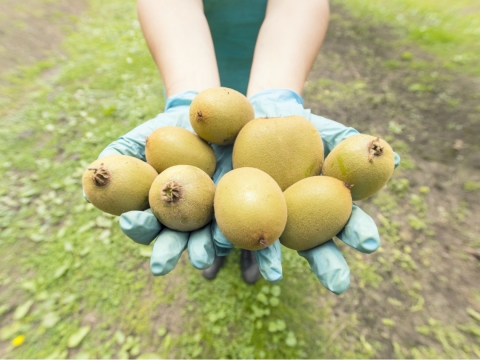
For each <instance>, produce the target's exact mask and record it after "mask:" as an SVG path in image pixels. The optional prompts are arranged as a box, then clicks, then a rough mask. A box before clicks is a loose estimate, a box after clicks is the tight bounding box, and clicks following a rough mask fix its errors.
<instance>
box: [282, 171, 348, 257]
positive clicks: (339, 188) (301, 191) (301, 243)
mask: <svg viewBox="0 0 480 360" xmlns="http://www.w3.org/2000/svg"><path fill="white" fill-rule="evenodd" d="M284 195H285V201H286V203H287V209H288V217H287V219H288V220H287V225H286V226H285V230H284V232H283V233H282V235H281V236H280V242H281V243H282V245H284V246H286V247H288V248H290V249H293V250H298V251H300V250H309V249H312V248H314V247H316V246H318V245H321V244H323V243H324V242H326V241H328V240H330V239H331V238H332V237H334V236H335V235H337V234H338V233H339V232H340V231H341V230H342V229H343V227H344V226H345V224H346V223H347V221H348V219H349V218H350V214H351V213H352V204H353V203H352V196H351V194H350V189H349V188H348V186H346V184H344V183H343V182H342V181H340V180H337V179H335V178H332V177H329V176H313V177H309V178H306V179H303V180H300V181H299V182H297V183H295V184H293V185H292V186H290V187H289V188H288V189H287V190H285V192H284Z"/></svg>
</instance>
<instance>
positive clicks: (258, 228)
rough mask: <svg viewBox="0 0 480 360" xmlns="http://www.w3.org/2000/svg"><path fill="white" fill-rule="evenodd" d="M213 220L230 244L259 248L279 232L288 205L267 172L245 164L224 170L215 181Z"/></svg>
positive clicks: (269, 242)
mask: <svg viewBox="0 0 480 360" xmlns="http://www.w3.org/2000/svg"><path fill="white" fill-rule="evenodd" d="M215 219H216V221H217V225H218V227H219V229H220V231H221V232H222V234H223V235H224V236H225V237H226V238H227V239H228V240H229V241H230V242H231V243H232V244H234V245H235V246H238V247H239V248H242V249H246V250H260V249H264V248H266V247H267V246H269V245H271V244H272V243H273V242H274V241H275V240H277V239H278V237H279V236H280V234H281V233H282V231H283V229H284V228H285V224H286V222H287V206H286V203H285V198H284V197H283V193H282V190H281V189H280V187H279V186H278V184H277V183H276V182H275V180H273V179H272V177H271V176H270V175H268V174H267V173H265V172H263V171H261V170H259V169H254V168H249V167H244V168H240V169H235V170H232V171H230V172H228V173H226V174H225V175H224V176H223V177H222V178H221V179H220V181H219V182H218V185H217V192H216V194H215Z"/></svg>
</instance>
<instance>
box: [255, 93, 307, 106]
mask: <svg viewBox="0 0 480 360" xmlns="http://www.w3.org/2000/svg"><path fill="white" fill-rule="evenodd" d="M249 100H250V102H251V103H252V104H256V103H260V102H262V103H267V102H268V103H289V104H300V105H302V106H303V99H302V97H301V96H300V94H299V93H297V92H295V91H293V90H290V89H268V90H263V91H260V92H258V93H256V94H255V95H253V96H251V97H250V99H249Z"/></svg>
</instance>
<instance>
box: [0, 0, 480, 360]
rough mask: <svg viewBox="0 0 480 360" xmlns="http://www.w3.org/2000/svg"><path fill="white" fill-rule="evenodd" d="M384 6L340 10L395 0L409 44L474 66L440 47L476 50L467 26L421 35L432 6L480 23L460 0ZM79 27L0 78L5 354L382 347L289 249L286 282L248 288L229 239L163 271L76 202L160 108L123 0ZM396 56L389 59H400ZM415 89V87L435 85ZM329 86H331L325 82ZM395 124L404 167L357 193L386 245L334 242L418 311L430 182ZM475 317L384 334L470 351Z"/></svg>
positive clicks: (392, 322) (356, 92) (369, 352)
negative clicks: (367, 193)
mask: <svg viewBox="0 0 480 360" xmlns="http://www.w3.org/2000/svg"><path fill="white" fill-rule="evenodd" d="M391 4H392V5H391V6H392V7H391V8H387V7H385V6H384V5H383V3H379V2H378V3H376V2H373V1H368V2H365V3H364V2H358V1H353V2H350V3H349V5H347V4H346V6H347V7H348V8H349V9H350V10H351V11H352V12H353V13H355V14H357V15H359V16H364V15H365V14H367V11H370V13H371V14H372V16H373V19H374V20H375V21H378V22H387V23H391V22H392V21H391V20H392V19H394V18H395V19H396V17H395V16H396V15H395V14H398V12H399V10H398V9H406V10H405V11H404V12H403V13H404V18H403V19H404V20H402V21H400V20H398V22H397V23H394V24H395V29H396V30H397V31H400V32H401V31H404V32H405V34H407V35H408V36H409V38H408V40H406V41H410V42H412V44H416V43H418V44H420V45H421V46H424V47H426V48H428V49H430V50H431V51H432V52H434V53H436V54H437V55H438V56H440V57H441V58H443V59H445V63H446V64H447V65H448V64H454V65H455V67H456V68H465V69H467V67H468V68H469V69H470V67H471V66H470V65H469V64H471V63H470V62H468V61H470V60H468V59H469V58H468V56H467V57H465V59H467V60H468V61H466V62H465V63H462V62H459V61H453V60H452V59H450V58H447V57H445V56H446V55H447V54H448V53H449V51H450V50H451V51H452V52H451V54H453V53H458V54H463V53H465V54H473V53H474V51H475V49H478V48H477V47H475V46H477V45H475V44H476V42H475V39H473V38H472V37H470V35H468V34H467V35H468V36H467V35H466V36H464V37H462V39H461V40H459V42H458V43H457V40H456V39H457V38H459V36H460V35H458V34H457V33H454V35H452V36H453V37H454V38H453V40H452V39H451V37H448V36H446V35H445V36H444V35H441V34H440V33H438V32H435V31H434V30H429V31H428V32H427V33H428V34H430V35H429V36H428V37H423V36H420V35H418V34H417V35H415V34H416V32H415V29H416V28H419V22H418V19H423V18H424V17H428V16H427V15H428V14H430V13H432V14H434V15H431V16H436V18H435V19H439V20H438V21H439V23H438V24H439V25H438V26H441V25H442V24H443V25H445V29H446V30H448V29H454V28H455V26H456V27H457V30H458V29H459V27H462V26H463V28H462V29H463V30H462V31H466V30H465V29H467V28H468V26H473V25H471V24H472V23H473V22H474V21H475V19H473V18H471V17H470V14H466V15H465V16H466V18H467V20H468V21H463V20H459V19H464V17H462V16H463V15H462V16H460V15H458V14H459V12H460V11H461V9H464V7H462V6H465V5H466V4H467V2H460V3H458V4H459V5H452V6H450V7H449V8H450V9H452V14H449V13H448V12H447V10H445V9H446V7H442V6H440V5H445V4H446V2H445V1H441V2H439V3H438V4H437V2H433V1H428V2H425V3H423V2H422V3H420V2H418V3H417V2H413V1H407V0H405V1H400V0H395V1H393V2H392V3H391ZM439 4H440V5H439ZM395 9H397V10H395ZM415 9H416V12H415V11H414V10H415ZM472 9H473V10H472V11H476V10H478V8H476V10H475V8H472ZM362 14H363V15H362ZM435 14H436V15H435ZM429 16H430V15H429ZM428 18H429V19H430V17H428ZM432 21H433V20H432ZM468 24H470V25H468ZM447 25H448V26H447ZM467 25H468V26H467ZM431 27H432V29H433V28H434V27H433V25H431ZM77 29H78V31H77V32H75V33H72V34H70V35H69V36H68V37H67V39H66V42H65V44H64V48H65V50H66V56H65V57H59V58H56V59H48V60H45V61H42V62H40V63H38V64H36V65H34V66H32V67H29V68H24V69H19V70H17V71H16V72H14V73H13V74H10V75H9V78H8V79H9V81H10V84H11V86H9V87H4V88H2V89H0V94H1V95H2V97H1V100H0V114H2V119H3V120H2V121H3V122H4V123H6V124H7V126H3V127H1V128H0V147H1V149H2V155H3V156H2V158H1V160H0V253H1V254H2V255H1V262H0V351H2V347H3V349H5V350H4V351H5V354H6V355H5V357H7V358H45V357H54V358H65V357H78V358H88V357H90V358H127V357H138V358H148V357H183V358H190V357H192V358H198V357H202V358H217V357H221V358H312V357H314V358H319V357H327V358H371V357H374V356H376V354H377V353H378V352H379V351H381V350H382V349H383V347H384V345H383V344H382V343H380V342H379V341H376V340H374V339H372V338H371V337H370V336H369V335H370V333H368V332H365V331H364V330H365V329H363V328H362V326H364V324H362V323H361V322H360V321H359V320H358V319H359V317H360V311H363V310H365V308H364V307H361V306H360V307H359V306H358V299H355V300H356V301H357V303H354V305H351V307H350V308H349V311H348V313H346V314H343V313H340V314H334V312H335V310H336V309H335V306H336V305H338V304H341V305H343V303H344V302H347V301H351V299H349V298H348V296H347V294H346V295H342V296H340V297H335V296H334V295H332V294H330V293H329V292H328V291H327V290H325V289H324V288H323V287H322V286H321V285H320V284H319V282H318V280H317V279H316V278H315V277H314V275H313V274H312V272H311V271H310V269H309V268H308V265H307V263H306V261H305V260H303V259H302V258H300V257H299V256H297V254H296V253H295V252H293V251H288V250H285V249H284V250H283V251H284V252H283V264H284V280H282V281H281V282H280V283H279V284H269V283H267V282H266V281H264V280H261V281H259V283H257V284H256V285H255V286H248V285H246V284H244V283H243V282H242V281H241V278H240V270H239V265H238V263H239V261H238V260H239V259H238V258H239V251H238V250H235V251H234V252H233V254H232V255H231V256H230V257H229V258H228V262H227V265H226V268H225V269H223V270H222V271H221V272H220V274H219V276H218V279H216V280H215V281H213V282H207V281H205V280H204V279H203V278H202V277H201V275H200V274H199V272H198V271H197V270H195V269H193V268H192V267H191V266H190V264H189V263H188V259H187V256H186V255H185V256H184V257H183V258H182V260H181V263H180V264H179V266H178V267H177V268H176V269H175V270H174V271H173V272H172V273H171V274H169V275H167V276H166V277H159V278H154V277H153V276H152V275H151V274H150V270H149V268H148V263H149V259H148V256H149V252H150V248H149V247H145V246H140V245H137V244H135V243H133V242H132V241H130V240H129V239H128V238H126V237H125V236H124V235H123V234H122V233H121V231H120V230H119V228H118V224H117V221H118V219H117V218H115V217H112V216H109V215H105V214H102V213H101V212H100V211H99V210H97V209H95V208H94V207H93V206H92V205H90V204H88V203H86V202H85V201H84V200H83V198H82V193H81V175H82V173H83V171H84V169H85V167H86V165H88V164H89V163H90V162H91V161H93V160H94V159H95V158H96V157H97V155H98V153H99V152H100V151H101V150H102V149H103V148H104V147H105V146H106V145H107V144H108V143H110V142H111V141H113V140H115V139H116V138H117V137H118V136H119V135H121V134H123V133H126V132H128V131H129V130H131V129H132V128H133V127H135V126H137V125H139V124H141V123H142V122H144V121H145V120H148V119H150V118H152V117H154V116H155V115H156V114H157V113H159V112H161V111H162V109H163V105H164V99H163V98H162V94H163V89H162V85H161V81H160V79H159V76H158V71H157V69H156V68H155V65H154V63H153V60H152V58H151V56H150V54H149V53H148V51H147V47H146V44H145V42H144V40H143V37H142V34H141V31H140V28H139V24H138V21H137V20H136V14H135V6H134V4H133V3H131V2H128V1H126V0H121V1H119V0H115V1H113V0H106V1H102V2H94V1H91V9H90V11H89V13H88V15H86V16H83V17H82V18H81V19H80V21H79V22H78V24H77ZM446 30H445V31H446ZM424 32H425V31H424ZM435 34H436V35H435ZM435 39H437V40H438V39H440V40H441V41H437V40H435ZM434 40H435V41H434ZM448 49H450V50H448ZM452 49H453V50H452ZM447 50H448V51H447ZM469 56H470V55H469ZM411 57H412V55H411V54H410V55H409V54H408V53H404V54H403V56H402V59H398V61H412V64H413V62H414V59H413V60H412V59H411ZM395 61H397V60H392V61H389V62H388V63H387V64H386V66H388V67H389V68H392V69H395V67H396V66H397V65H398V64H396V63H395ZM462 64H463V65H462ZM417 65H418V66H420V65H419V64H417ZM417 65H415V66H417ZM472 68H473V67H472ZM467 70H468V69H467ZM470 70H471V69H470ZM48 74H51V75H48ZM413 85H414V84H413ZM413 85H411V87H410V91H412V92H428V91H430V90H429V88H428V87H425V88H422V87H421V86H413ZM327 87H328V89H329V90H328V92H322V93H320V92H321V90H322V89H324V88H327ZM307 93H310V95H311V96H312V97H313V98H315V96H318V98H319V99H322V100H325V99H326V100H325V101H326V102H327V104H331V105H332V106H333V104H335V103H336V102H338V101H339V100H344V101H347V102H348V101H349V100H351V99H355V98H361V99H365V101H372V103H375V102H385V103H394V102H395V98H393V97H392V98H378V99H377V98H375V97H374V96H375V95H374V94H371V93H370V92H369V87H368V86H367V84H365V83H363V82H361V81H360V80H355V81H351V82H347V83H338V82H337V83H335V82H331V81H330V80H325V79H322V80H317V81H313V82H311V83H310V84H309V87H308V88H307ZM372 96H373V98H372ZM402 126H403V125H400V124H398V123H396V122H395V121H391V122H390V123H389V125H388V135H387V136H386V138H387V139H388V141H389V142H391V143H392V145H393V147H394V148H395V150H396V151H397V152H399V153H400V155H401V156H402V165H401V167H400V168H399V169H398V171H397V174H396V176H395V178H394V179H393V180H392V181H391V182H390V184H389V185H388V190H385V191H382V192H381V193H379V194H378V195H377V196H375V197H374V198H373V199H372V200H371V203H369V204H367V205H371V206H373V207H374V208H375V210H376V211H377V210H378V214H377V216H376V219H378V223H379V224H380V226H379V230H380V233H381V236H382V241H383V242H384V246H383V247H382V248H381V249H380V250H379V251H378V252H377V253H375V254H373V255H369V256H367V255H364V254H360V253H357V252H355V251H353V250H351V249H349V248H348V247H347V246H345V245H342V244H339V246H340V248H341V250H342V251H343V252H344V254H345V257H346V259H347V262H348V263H349V265H350V267H351V272H352V283H354V284H355V285H358V288H359V289H362V290H363V291H364V292H363V293H362V292H359V294H368V293H369V291H372V292H374V290H376V289H379V288H381V287H382V286H385V284H387V283H390V282H392V283H393V284H394V286H395V290H396V291H397V292H398V296H399V298H398V299H397V298H394V297H388V299H385V301H387V302H388V303H389V304H391V305H392V306H395V307H396V308H399V309H403V310H404V311H407V314H414V315H415V316H419V318H420V315H421V314H423V311H424V305H425V299H424V297H423V296H422V287H421V285H420V284H419V282H418V281H419V280H418V278H419V277H420V275H419V274H420V270H422V269H423V270H424V269H425V268H427V269H428V267H429V266H430V264H431V262H434V261H435V258H433V257H432V256H433V255H434V254H432V251H431V249H430V248H429V247H425V248H422V250H421V251H420V259H414V258H413V257H412V256H411V253H412V247H413V248H415V246H416V244H418V243H421V242H428V241H429V236H431V235H432V233H431V231H432V229H431V228H430V225H429V223H428V219H427V216H426V214H427V213H428V207H427V205H426V204H427V201H426V200H427V199H428V197H429V196H430V194H429V189H428V188H426V187H420V188H419V189H416V188H415V187H414V186H413V185H412V184H410V182H409V181H408V179H407V178H406V174H407V173H408V172H409V171H414V170H415V169H416V164H415V161H414V160H413V159H412V157H411V156H410V154H409V153H408V146H407V144H406V143H404V142H402V141H398V140H397V141H395V140H394V139H395V135H397V134H400V133H401V132H402V131H403V127H402ZM465 190H466V191H471V192H475V191H477V190H478V184H477V183H474V182H468V183H465ZM399 204H401V206H400V205H399ZM460 210H462V211H460ZM455 212H456V213H457V215H456V216H457V217H458V221H461V220H462V219H464V218H465V217H466V216H467V215H468V213H467V209H466V208H463V207H462V208H461V209H459V211H455ZM407 215H410V217H408V216H407ZM460 215H461V217H460ZM404 227H409V229H410V230H411V231H412V232H413V233H414V234H415V236H416V238H415V239H412V242H410V243H408V244H407V243H406V242H405V241H404V239H403V237H402V234H401V229H403V228H404ZM386 274H387V275H388V274H393V275H388V278H387V275H386ZM392 296H393V295H392ZM477 297H478V294H477ZM347 308H348V307H347ZM357 311H358V312H359V313H357ZM417 314H418V315H417ZM469 314H470V317H471V319H469V321H468V322H465V323H463V324H461V325H458V324H454V325H451V324H448V325H446V324H442V323H441V322H440V321H438V320H435V319H431V320H428V321H427V320H426V321H424V322H420V320H419V324H421V325H419V326H418V327H417V328H416V331H417V332H418V333H419V334H421V335H422V336H428V337H429V339H430V340H431V344H430V343H429V344H430V345H428V346H427V345H426V346H411V347H409V346H406V345H405V344H402V343H397V342H395V341H392V346H393V348H394V352H395V354H396V355H397V356H398V357H418V358H421V357H468V356H470V357H472V356H475V354H476V355H477V356H480V354H479V353H478V352H479V348H478V346H476V345H475V344H474V343H473V342H472V343H470V344H469V339H471V338H475V339H478V338H479V334H480V330H479V327H478V319H477V318H475V316H476V315H475V314H477V313H474V312H472V311H470V313H469ZM472 314H474V315H472ZM368 316H370V315H368ZM400 321H401V319H398V318H394V317H391V316H390V315H389V314H385V316H383V317H382V318H381V319H380V322H379V324H380V327H381V329H380V330H378V331H382V332H386V331H394V330H395V328H396V327H397V326H399V323H400ZM373 330H375V331H377V329H373ZM22 340H23V342H22Z"/></svg>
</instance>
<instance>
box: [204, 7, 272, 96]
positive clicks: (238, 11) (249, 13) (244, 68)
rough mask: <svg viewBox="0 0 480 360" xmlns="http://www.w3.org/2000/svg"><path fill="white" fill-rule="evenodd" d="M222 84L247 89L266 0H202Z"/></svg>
mask: <svg viewBox="0 0 480 360" xmlns="http://www.w3.org/2000/svg"><path fill="white" fill-rule="evenodd" d="M203 4H204V11H205V16H206V18H207V21H208V25H209V26H210V31H211V33H212V38H213V44H214V46H215V55H216V58H217V63H218V70H219V72H220V82H221V85H222V86H225V87H229V88H232V89H235V90H237V91H239V92H241V93H243V94H244V95H245V94H246V93H247V87H248V79H249V77H250V70H251V67H252V60H253V52H254V50H255V43H256V41H257V37H258V32H259V30H260V26H261V25H262V22H263V20H264V18H265V11H266V8H267V0H203Z"/></svg>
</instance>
